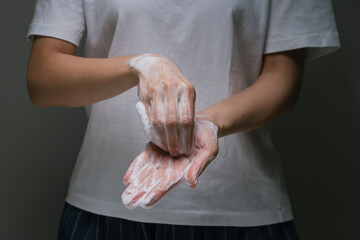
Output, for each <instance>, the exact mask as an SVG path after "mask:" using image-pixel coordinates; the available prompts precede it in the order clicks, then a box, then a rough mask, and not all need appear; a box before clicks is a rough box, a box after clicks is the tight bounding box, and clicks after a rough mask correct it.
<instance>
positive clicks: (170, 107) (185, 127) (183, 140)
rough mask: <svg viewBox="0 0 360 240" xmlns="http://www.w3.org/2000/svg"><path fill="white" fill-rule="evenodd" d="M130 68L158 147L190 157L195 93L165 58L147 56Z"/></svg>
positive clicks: (152, 138) (175, 154)
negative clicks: (136, 73) (138, 77)
mask: <svg viewBox="0 0 360 240" xmlns="http://www.w3.org/2000/svg"><path fill="white" fill-rule="evenodd" d="M129 65H130V66H131V67H132V68H133V69H135V70H136V71H137V72H138V73H139V76H140V80H139V86H138V94H139V101H141V102H142V103H143V106H144V107H145V111H146V115H147V119H149V120H150V121H149V122H148V123H147V125H149V126H150V129H151V132H152V134H150V136H147V137H148V138H149V140H150V141H152V142H153V143H154V144H155V145H157V146H158V147H160V148H161V149H163V150H164V151H168V152H170V154H171V155H172V156H175V157H176V156H180V155H182V154H185V155H187V154H189V153H190V150H191V146H192V140H193V127H194V103H195V89H194V87H193V85H192V84H191V83H190V81H189V80H188V79H187V78H186V77H185V76H184V74H183V73H182V72H181V70H180V69H179V68H178V67H177V66H176V65H175V64H174V63H173V62H171V61H170V60H169V59H167V58H166V57H165V56H161V55H158V54H144V55H141V56H138V57H136V58H134V59H132V60H130V62H129Z"/></svg>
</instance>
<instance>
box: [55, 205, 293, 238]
mask: <svg viewBox="0 0 360 240" xmlns="http://www.w3.org/2000/svg"><path fill="white" fill-rule="evenodd" d="M80 239H81V240H113V239H116V240H235V239H236V240H298V239H299V238H298V236H297V233H296V230H295V225H294V222H293V221H290V222H285V223H278V224H272V225H266V226H258V227H206V226H183V225H170V224H154V223H141V222H134V221H129V220H124V219H119V218H113V217H106V216H101V215H96V214H93V213H90V212H87V211H83V210H81V209H79V208H76V207H73V206H71V205H69V204H65V207H64V211H63V214H62V217H61V222H60V227H59V240H80Z"/></svg>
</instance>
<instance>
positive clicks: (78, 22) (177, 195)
mask: <svg viewBox="0 0 360 240" xmlns="http://www.w3.org/2000/svg"><path fill="white" fill-rule="evenodd" d="M85 28H86V29H87V38H86V47H85V55H86V57H103V58H106V57H115V56H121V55H130V54H141V53H149V52H151V53H158V54H162V55H165V56H166V57H168V58H169V59H170V60H172V61H173V62H174V63H175V64H177V65H178V66H179V67H180V69H182V71H183V73H184V74H185V76H186V77H187V78H188V79H189V80H190V81H191V82H192V83H193V84H194V86H195V89H196V91H197V100H196V110H200V109H203V108H204V107H206V106H209V105H211V104H213V103H215V102H218V101H220V100H222V99H224V98H226V97H228V96H230V95H232V94H234V93H237V92H239V91H242V90H243V89H245V88H246V87H248V86H249V85H251V84H252V83H253V82H254V81H255V80H256V78H257V77H258V75H259V74H260V70H261V63H262V56H263V54H266V53H273V52H279V51H285V50H291V49H297V48H303V47H306V48H307V55H306V57H307V59H310V58H314V57H318V56H320V55H324V54H327V53H329V52H330V51H333V50H334V49H336V48H337V47H338V46H339V40H338V34H337V30H336V25H335V22H334V17H333V12H332V6H331V3H330V1H327V0H302V1H297V0H272V1H271V0H181V1H179V0H157V1H155V0H131V1H130V0H107V1H100V0H98V1H96V0H62V1H59V0H38V2H37V4H36V9H35V16H34V19H33V21H32V23H31V25H30V29H29V32H28V36H31V35H44V36H50V37H55V38H59V39H63V40H66V41H69V42H71V43H73V44H75V45H78V44H79V42H80V39H81V37H82V34H83V32H84V29H85ZM136 102H137V92H136V88H133V89H130V90H129V91H127V92H125V93H123V94H121V95H119V96H116V97H114V98H111V99H108V100H105V101H101V102H99V103H96V104H93V105H92V106H91V111H90V115H89V123H88V127H87V131H86V135H85V138H84V142H83V145H82V147H81V150H80V153H79V156H78V159H77V163H76V167H75V169H74V172H73V175H72V179H71V183H70V188H69V192H68V195H67V199H66V201H67V202H69V203H70V204H72V205H74V206H77V207H79V208H82V209H84V210H87V211H90V212H94V213H97V214H102V215H107V216H114V217H120V218H125V219H130V220H136V221H143V222H155V223H171V224H185V225H190V224H191V225H208V226H214V225H217V226H256V225H265V224H272V223H277V222H283V221H287V220H290V219H292V213H291V207H290V202H289V199H288V195H287V192H286V189H285V185H284V181H283V177H282V173H281V171H282V170H281V164H280V158H279V155H278V154H277V152H276V150H275V149H274V146H273V144H272V141H271V135H270V126H269V125H268V126H265V127H262V128H260V129H257V130H253V131H249V132H244V133H239V134H233V135H230V136H227V137H224V138H221V139H220V140H219V144H220V151H219V155H218V157H217V158H216V159H215V160H214V161H213V162H212V163H211V164H210V165H209V166H208V167H207V169H206V170H205V171H204V173H203V174H202V175H201V177H200V178H199V183H198V185H197V187H196V189H190V188H189V187H188V186H187V185H186V184H185V183H182V184H180V185H178V186H177V187H176V188H175V189H173V190H172V191H170V192H169V193H168V194H167V195H165V196H164V198H163V199H161V200H160V202H159V203H158V204H157V205H156V206H154V207H153V208H152V209H148V210H144V209H136V210H133V211H130V210H128V209H127V208H125V207H124V205H123V204H122V202H121V194H122V192H123V190H124V186H123V184H122V178H123V176H124V173H125V171H126V170H127V168H128V167H129V165H130V163H131V162H132V160H133V159H134V158H135V157H136V156H137V155H138V154H139V153H140V152H141V151H142V150H143V149H144V147H145V144H146V142H147V139H146V138H145V135H144V132H143V129H142V125H141V122H140V118H139V117H138V115H137V112H136V109H135V104H136ZM239 104H241V103H239ZM289 134H291V133H289ZM285 161H286V159H285ZM299 181H301V179H299Z"/></svg>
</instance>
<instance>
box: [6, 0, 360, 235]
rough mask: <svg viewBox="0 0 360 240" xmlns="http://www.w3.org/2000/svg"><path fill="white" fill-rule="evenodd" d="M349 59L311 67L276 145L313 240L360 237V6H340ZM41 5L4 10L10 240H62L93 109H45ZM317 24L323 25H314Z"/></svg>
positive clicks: (303, 229) (336, 57)
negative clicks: (38, 32)
mask: <svg viewBox="0 0 360 240" xmlns="http://www.w3.org/2000/svg"><path fill="white" fill-rule="evenodd" d="M333 3H334V8H335V15H336V20H337V24H338V28H339V32H340V36H341V42H342V48H341V50H339V51H337V52H335V53H333V54H331V55H329V56H327V57H324V58H320V59H316V60H313V61H311V62H308V63H307V65H306V71H305V77H304V85H303V88H302V93H301V96H300V99H299V102H298V104H297V106H296V108H295V109H294V110H293V111H292V112H291V113H289V114H287V115H284V116H282V117H280V118H279V119H278V120H276V121H275V126H274V141H275V143H276V145H277V146H278V148H279V151H280V153H281V155H282V156H283V159H284V163H283V164H284V172H285V178H286V180H287V185H288V189H289V193H290V198H291V200H292V203H293V210H294V214H295V222H296V225H297V228H298V232H299V235H300V238H301V239H303V240H313V239H314V240H322V239H326V240H335V239H336V240H338V239H340V240H342V239H358V236H360V227H359V225H360V217H359V216H360V204H359V203H360V191H359V189H360V187H359V183H360V174H359V170H360V137H359V135H360V81H359V77H360V74H359V70H360V57H359V54H360V17H359V12H360V1H357V0H346V1H344V0H334V1H333ZM34 4H35V0H27V1H22V3H21V4H20V2H19V1H1V3H0V29H1V32H0V34H1V38H0V55H1V57H0V70H1V80H0V114H1V115H0V239H5V240H8V239H9V240H13V239H14V240H17V239H36V240H43V239H44V240H45V239H56V231H57V225H58V219H59V216H60V214H61V210H62V206H63V199H64V197H65V194H66V188H67V184H68V181H69V177H70V174H71V170H72V167H73V165H74V161H75V158H76V155H77V152H78V149H79V147H80V144H81V141H82V136H83V133H84V131H85V126H86V122H87V119H86V115H85V113H84V110H83V109H81V108H79V109H65V108H48V109H37V108H35V107H34V106H33V105H32V104H31V103H30V101H29V98H28V94H27V90H26V84H25V80H26V79H25V77H26V67H27V60H28V56H29V50H30V43H28V42H27V41H26V40H25V34H26V31H27V28H28V24H29V23H30V20H31V18H32V14H33V8H34ZM314 24H316V23H314Z"/></svg>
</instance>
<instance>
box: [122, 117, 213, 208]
mask: <svg viewBox="0 0 360 240" xmlns="http://www.w3.org/2000/svg"><path fill="white" fill-rule="evenodd" d="M217 131H218V128H217V127H216V126H215V125H214V124H213V123H212V122H210V121H206V120H197V121H196V123H195V129H194V145H193V148H192V151H191V154H190V155H189V156H181V157H178V158H175V157H172V156H171V155H170V154H169V153H168V152H165V151H163V150H162V149H160V148H159V147H157V146H155V145H154V144H153V143H151V142H150V143H148V145H147V146H146V148H145V150H144V151H143V152H142V153H141V154H140V155H139V156H138V157H137V158H135V160H134V161H133V162H132V164H131V165H130V167H129V169H128V170H127V172H126V173H125V176H124V184H125V186H128V187H127V188H126V190H125V191H124V193H123V194H122V200H123V203H124V204H125V206H126V207H127V208H129V209H135V208H136V207H142V208H150V207H152V206H153V205H154V204H155V203H156V202H158V201H159V200H160V199H161V197H163V196H164V195H165V194H166V193H167V192H168V191H169V190H170V189H172V188H173V187H175V186H176V185H177V184H178V183H180V182H181V181H182V180H184V179H186V181H187V183H188V185H189V186H190V187H192V188H194V187H195V186H196V184H197V180H198V177H199V176H200V174H201V173H202V172H203V171H204V169H205V168H206V166H207V165H208V164H209V163H210V162H211V161H212V160H213V159H214V158H215V157H216V156H217V153H218V143H217Z"/></svg>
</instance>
